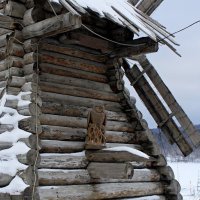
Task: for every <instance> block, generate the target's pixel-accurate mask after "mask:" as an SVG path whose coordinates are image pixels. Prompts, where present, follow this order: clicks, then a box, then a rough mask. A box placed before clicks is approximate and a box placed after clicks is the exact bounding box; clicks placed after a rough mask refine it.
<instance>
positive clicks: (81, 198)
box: [38, 183, 163, 200]
mask: <svg viewBox="0 0 200 200" xmlns="http://www.w3.org/2000/svg"><path fill="white" fill-rule="evenodd" d="M78 191H80V193H79V192H78ZM83 191H84V192H83ZM38 193H39V196H40V198H41V199H43V200H48V199H50V198H57V199H58V200H61V199H63V198H66V199H68V200H72V199H76V200H95V199H111V198H120V197H121V198H123V197H139V196H147V195H160V194H163V186H162V184H161V183H107V184H106V183H105V184H95V185H74V186H59V187H58V186H56V187H51V190H50V189H49V187H45V186H43V187H38Z"/></svg>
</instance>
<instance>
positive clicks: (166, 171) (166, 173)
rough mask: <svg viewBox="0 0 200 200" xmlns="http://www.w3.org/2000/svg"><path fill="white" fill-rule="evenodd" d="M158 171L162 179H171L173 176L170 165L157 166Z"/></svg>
mask: <svg viewBox="0 0 200 200" xmlns="http://www.w3.org/2000/svg"><path fill="white" fill-rule="evenodd" d="M158 171H159V173H160V175H161V180H162V181H171V180H173V179H174V178H175V175H174V172H173V170H172V168H171V167H170V166H166V167H159V168H158Z"/></svg>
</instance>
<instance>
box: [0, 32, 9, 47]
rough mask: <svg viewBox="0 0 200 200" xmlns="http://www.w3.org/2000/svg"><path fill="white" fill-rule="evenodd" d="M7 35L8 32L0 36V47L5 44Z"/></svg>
mask: <svg viewBox="0 0 200 200" xmlns="http://www.w3.org/2000/svg"><path fill="white" fill-rule="evenodd" d="M7 35H8V33H6V34H4V35H1V36H0V47H5V46H6V44H7V40H6V37H7Z"/></svg>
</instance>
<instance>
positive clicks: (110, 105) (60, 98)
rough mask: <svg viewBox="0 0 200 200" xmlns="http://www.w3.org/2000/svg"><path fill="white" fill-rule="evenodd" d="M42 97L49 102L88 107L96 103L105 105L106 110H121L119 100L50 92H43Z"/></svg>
mask: <svg viewBox="0 0 200 200" xmlns="http://www.w3.org/2000/svg"><path fill="white" fill-rule="evenodd" d="M40 97H41V98H42V100H43V101H48V102H52V101H53V102H59V103H62V104H68V105H79V106H84V107H88V108H92V107H94V106H95V105H97V104H98V105H99V104H101V105H105V109H106V110H110V111H115V112H121V109H122V108H121V106H120V104H119V103H117V102H110V101H103V100H97V99H91V98H83V97H74V96H69V95H62V94H56V95H55V94H54V93H49V92H41V95H40Z"/></svg>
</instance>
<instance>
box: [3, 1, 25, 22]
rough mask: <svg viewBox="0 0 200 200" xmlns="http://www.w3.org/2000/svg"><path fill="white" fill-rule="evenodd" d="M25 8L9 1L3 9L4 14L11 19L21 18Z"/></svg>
mask: <svg viewBox="0 0 200 200" xmlns="http://www.w3.org/2000/svg"><path fill="white" fill-rule="evenodd" d="M25 11H26V7H25V6H24V4H21V3H18V2H15V1H11V0H9V1H8V3H7V4H6V7H5V14H6V15H9V16H11V17H16V18H21V19H22V18H23V16H24V13H25Z"/></svg>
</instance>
